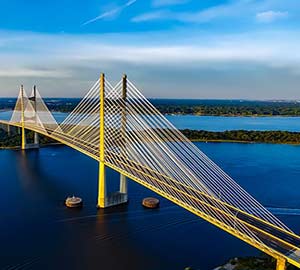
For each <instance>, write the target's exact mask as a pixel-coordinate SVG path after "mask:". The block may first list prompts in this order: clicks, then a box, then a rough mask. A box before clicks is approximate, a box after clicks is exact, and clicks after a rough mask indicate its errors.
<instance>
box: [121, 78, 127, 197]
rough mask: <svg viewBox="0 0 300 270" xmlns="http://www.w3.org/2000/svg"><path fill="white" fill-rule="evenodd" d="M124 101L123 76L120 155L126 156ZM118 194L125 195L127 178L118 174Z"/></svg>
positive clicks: (123, 85)
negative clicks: (121, 145) (121, 143)
mask: <svg viewBox="0 0 300 270" xmlns="http://www.w3.org/2000/svg"><path fill="white" fill-rule="evenodd" d="M126 99H127V76H126V75H125V74H124V75H123V79H122V119H121V136H122V138H121V139H122V140H123V147H122V154H123V155H124V156H126V102H127V101H126ZM120 193H121V194H127V178H126V176H125V175H124V174H122V173H121V174H120Z"/></svg>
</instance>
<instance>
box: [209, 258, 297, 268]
mask: <svg viewBox="0 0 300 270" xmlns="http://www.w3.org/2000/svg"><path fill="white" fill-rule="evenodd" d="M258 269H259V270H274V269H276V260H275V259H274V258H272V257H270V256H268V255H265V254H262V255H261V256H260V257H239V258H234V259H231V260H229V262H228V263H226V264H224V265H222V266H220V267H217V268H215V269H214V270H258ZM296 269H297V268H296V267H295V266H293V265H290V264H287V268H286V270H296Z"/></svg>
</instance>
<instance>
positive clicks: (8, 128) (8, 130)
mask: <svg viewBox="0 0 300 270" xmlns="http://www.w3.org/2000/svg"><path fill="white" fill-rule="evenodd" d="M7 134H8V136H10V134H11V132H10V125H7Z"/></svg>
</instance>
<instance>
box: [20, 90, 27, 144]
mask: <svg viewBox="0 0 300 270" xmlns="http://www.w3.org/2000/svg"><path fill="white" fill-rule="evenodd" d="M24 110H25V108H24V88H23V85H21V149H22V150H25V149H26V133H25V115H24Z"/></svg>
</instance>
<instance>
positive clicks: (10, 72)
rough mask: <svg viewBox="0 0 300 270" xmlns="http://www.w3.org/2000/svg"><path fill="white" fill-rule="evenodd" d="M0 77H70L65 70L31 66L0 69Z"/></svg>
mask: <svg viewBox="0 0 300 270" xmlns="http://www.w3.org/2000/svg"><path fill="white" fill-rule="evenodd" d="M0 77H6V78H7V77H33V78H70V77H71V73H70V72H68V71H66V70H42V69H31V68H17V67H16V68H8V69H0Z"/></svg>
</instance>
